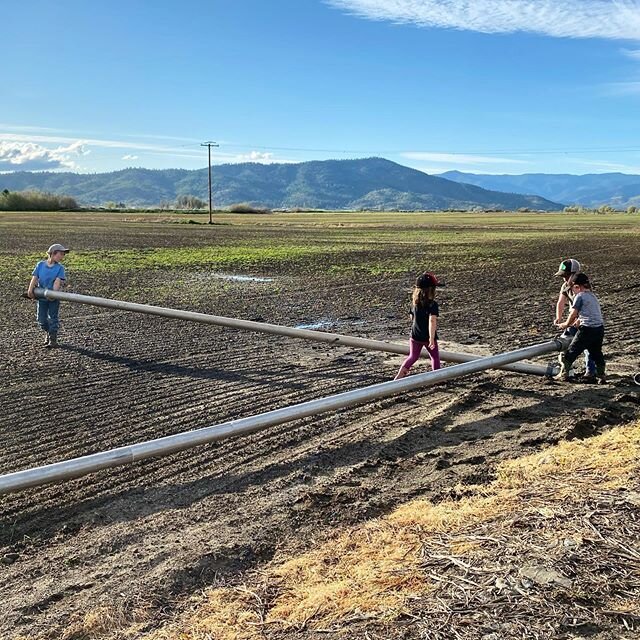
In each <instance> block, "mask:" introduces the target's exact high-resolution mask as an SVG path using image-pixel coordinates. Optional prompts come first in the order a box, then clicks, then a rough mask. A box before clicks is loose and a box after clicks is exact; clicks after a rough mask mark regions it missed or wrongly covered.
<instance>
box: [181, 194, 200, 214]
mask: <svg viewBox="0 0 640 640" xmlns="http://www.w3.org/2000/svg"><path fill="white" fill-rule="evenodd" d="M206 206H207V203H206V202H205V201H204V200H200V198H196V196H190V195H181V196H178V197H177V198H176V202H175V208H176V209H188V210H189V211H193V210H195V209H204V208H205V207H206Z"/></svg>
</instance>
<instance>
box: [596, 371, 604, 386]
mask: <svg viewBox="0 0 640 640" xmlns="http://www.w3.org/2000/svg"><path fill="white" fill-rule="evenodd" d="M596 377H597V379H598V384H607V376H605V375H604V373H603V374H602V375H601V376H596Z"/></svg>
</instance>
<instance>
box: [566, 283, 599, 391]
mask: <svg viewBox="0 0 640 640" xmlns="http://www.w3.org/2000/svg"><path fill="white" fill-rule="evenodd" d="M571 286H572V287H573V292H574V294H575V298H574V300H573V304H572V305H571V313H570V314H569V317H568V318H567V321H566V322H563V323H560V324H559V325H558V327H559V328H560V329H566V328H567V327H572V326H577V327H578V331H577V333H576V335H575V336H574V338H573V340H572V341H571V344H570V345H569V348H568V349H567V350H566V351H565V352H564V353H563V354H562V356H561V358H562V359H561V362H562V366H561V368H560V373H559V374H558V375H557V376H556V379H558V380H568V379H569V369H571V365H572V364H573V363H574V361H575V360H576V358H577V357H578V356H579V355H580V354H581V353H582V352H583V351H584V350H585V349H587V350H588V351H589V353H590V355H591V357H592V358H593V360H594V362H595V365H596V379H597V380H598V382H599V383H601V384H602V383H604V382H606V377H605V360H604V356H603V355H602V341H603V339H604V320H603V318H602V310H601V309H600V303H599V302H598V299H597V298H596V296H595V295H594V293H593V292H592V291H591V284H590V282H589V278H588V277H587V275H586V274H585V273H579V274H578V275H577V276H576V277H575V278H574V280H573V283H572V285H571Z"/></svg>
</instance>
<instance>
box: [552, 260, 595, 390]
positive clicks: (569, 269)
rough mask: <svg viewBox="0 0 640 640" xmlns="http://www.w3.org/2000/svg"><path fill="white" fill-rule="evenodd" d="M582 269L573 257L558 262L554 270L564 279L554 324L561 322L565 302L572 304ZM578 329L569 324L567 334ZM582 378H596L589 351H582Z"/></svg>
mask: <svg viewBox="0 0 640 640" xmlns="http://www.w3.org/2000/svg"><path fill="white" fill-rule="evenodd" d="M581 270H582V266H581V265H580V263H579V262H578V261H577V260H575V259H574V258H567V259H566V260H563V261H562V262H561V263H560V266H559V267H558V271H557V272H556V274H555V275H556V276H561V277H562V278H563V279H564V282H563V283H562V286H561V287H560V295H559V296H558V302H557V303H556V318H555V321H554V324H555V325H556V326H559V325H561V324H562V317H563V316H564V311H565V308H566V306H567V302H568V303H569V307H571V305H572V304H573V301H574V299H575V297H576V296H575V292H574V287H573V284H574V282H575V279H576V276H577V275H578V274H579V273H580V271H581ZM577 331H578V328H577V327H574V326H570V327H568V328H567V331H566V332H567V335H570V336H575V335H576V333H577ZM560 363H561V364H562V355H561V356H560ZM584 369H585V371H584V378H583V379H584V380H585V382H595V380H596V363H595V361H594V359H593V358H592V357H591V354H590V353H589V351H585V352H584ZM566 373H567V376H568V375H569V371H567V372H566Z"/></svg>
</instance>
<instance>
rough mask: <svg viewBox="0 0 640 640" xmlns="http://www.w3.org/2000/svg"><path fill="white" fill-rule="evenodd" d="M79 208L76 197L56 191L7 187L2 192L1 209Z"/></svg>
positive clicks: (56, 209) (52, 209)
mask: <svg viewBox="0 0 640 640" xmlns="http://www.w3.org/2000/svg"><path fill="white" fill-rule="evenodd" d="M77 208H78V203H77V202H76V201H75V198H72V197H71V196H59V195H56V194H55V193H45V192H43V191H9V190H8V189H5V190H4V191H3V192H2V193H1V194H0V211H61V210H69V209H77Z"/></svg>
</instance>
